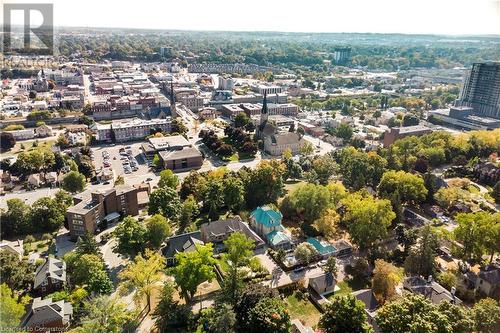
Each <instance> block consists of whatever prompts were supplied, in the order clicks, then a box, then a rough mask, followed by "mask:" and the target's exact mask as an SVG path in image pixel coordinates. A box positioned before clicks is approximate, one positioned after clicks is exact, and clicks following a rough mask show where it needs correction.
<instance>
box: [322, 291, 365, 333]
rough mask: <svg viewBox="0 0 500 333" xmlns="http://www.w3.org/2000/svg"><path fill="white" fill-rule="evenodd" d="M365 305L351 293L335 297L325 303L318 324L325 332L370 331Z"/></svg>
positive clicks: (354, 332) (358, 332) (350, 332)
mask: <svg viewBox="0 0 500 333" xmlns="http://www.w3.org/2000/svg"><path fill="white" fill-rule="evenodd" d="M366 320H367V317H366V312H365V305H364V304H363V302H361V301H359V300H357V299H356V297H354V296H352V295H348V296H342V297H335V298H333V300H332V302H331V303H330V304H328V305H326V309H325V312H324V314H323V315H322V316H321V319H320V320H319V324H318V326H319V327H320V328H321V329H322V330H323V332H325V333H371V332H373V330H372V328H371V326H370V324H368V322H367V321H366Z"/></svg>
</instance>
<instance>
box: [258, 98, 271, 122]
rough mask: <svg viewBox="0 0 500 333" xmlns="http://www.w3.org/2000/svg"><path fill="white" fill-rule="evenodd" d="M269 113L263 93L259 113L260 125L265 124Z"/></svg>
mask: <svg viewBox="0 0 500 333" xmlns="http://www.w3.org/2000/svg"><path fill="white" fill-rule="evenodd" d="M268 116H269V111H268V110H267V93H266V92H264V101H263V102H262V110H261V111H260V124H261V125H263V124H265V123H266V122H267V118H268Z"/></svg>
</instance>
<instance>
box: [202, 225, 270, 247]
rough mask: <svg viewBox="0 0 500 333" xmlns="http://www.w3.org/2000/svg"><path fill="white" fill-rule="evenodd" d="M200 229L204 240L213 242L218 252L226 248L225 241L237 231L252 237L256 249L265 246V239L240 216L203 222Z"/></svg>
mask: <svg viewBox="0 0 500 333" xmlns="http://www.w3.org/2000/svg"><path fill="white" fill-rule="evenodd" d="M200 231H201V239H202V241H203V242H205V243H213V244H214V247H215V251H216V252H220V251H222V250H224V248H225V247H224V244H223V243H224V241H225V240H226V239H228V237H229V236H231V234H233V233H235V232H241V233H242V234H244V235H245V236H247V237H248V238H250V239H252V240H253V241H254V244H255V249H260V248H262V247H263V246H264V241H263V240H262V239H261V238H260V237H259V236H258V235H257V234H256V233H255V232H254V231H252V230H251V229H250V227H249V226H248V224H246V223H245V222H243V221H242V220H241V218H240V217H239V216H234V217H231V218H228V219H224V220H219V221H213V222H208V223H203V224H202V225H201V226H200Z"/></svg>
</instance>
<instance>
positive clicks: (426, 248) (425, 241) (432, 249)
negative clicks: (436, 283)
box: [404, 226, 439, 276]
mask: <svg viewBox="0 0 500 333" xmlns="http://www.w3.org/2000/svg"><path fill="white" fill-rule="evenodd" d="M438 245H439V243H438V239H437V236H436V234H435V233H434V232H433V231H432V229H431V228H430V226H425V227H423V228H422V229H421V231H420V237H419V239H418V241H417V243H416V244H415V245H414V246H412V247H411V249H410V253H409V254H408V257H406V260H405V265H404V266H405V272H406V273H408V274H413V275H415V274H417V275H422V276H429V275H432V274H433V273H434V272H435V270H436V263H435V259H436V250H437V248H438Z"/></svg>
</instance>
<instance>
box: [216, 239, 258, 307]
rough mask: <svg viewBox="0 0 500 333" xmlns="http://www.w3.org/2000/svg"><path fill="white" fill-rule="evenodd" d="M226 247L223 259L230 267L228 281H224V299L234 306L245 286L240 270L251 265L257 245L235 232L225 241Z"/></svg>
mask: <svg viewBox="0 0 500 333" xmlns="http://www.w3.org/2000/svg"><path fill="white" fill-rule="evenodd" d="M224 245H225V246H226V249H227V253H225V254H224V255H223V258H224V260H225V261H226V262H227V264H228V266H229V272H228V276H227V278H226V280H227V281H224V286H223V290H224V294H225V295H224V297H225V298H226V299H227V300H228V301H229V302H230V303H231V304H233V305H234V304H235V303H236V301H237V299H238V295H239V293H240V292H241V289H242V286H243V284H242V279H243V274H242V272H240V271H239V269H238V268H239V267H241V266H243V265H247V264H248V263H249V261H250V259H251V258H252V255H253V251H252V250H253V248H254V247H255V244H254V242H253V241H252V239H250V238H248V237H247V236H245V234H243V233H241V232H235V233H233V234H231V236H229V237H228V238H227V239H226V240H225V241H224Z"/></svg>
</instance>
